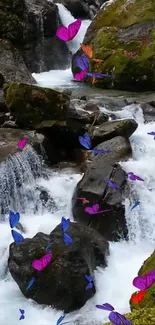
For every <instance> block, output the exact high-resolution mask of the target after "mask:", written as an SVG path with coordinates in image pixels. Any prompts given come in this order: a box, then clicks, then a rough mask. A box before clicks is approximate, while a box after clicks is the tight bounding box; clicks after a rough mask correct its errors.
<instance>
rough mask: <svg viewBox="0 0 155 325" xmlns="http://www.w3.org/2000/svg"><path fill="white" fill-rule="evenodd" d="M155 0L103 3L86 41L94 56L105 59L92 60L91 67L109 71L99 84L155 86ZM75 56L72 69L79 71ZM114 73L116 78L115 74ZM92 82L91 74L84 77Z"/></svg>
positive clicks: (127, 87) (131, 87) (138, 88)
mask: <svg viewBox="0 0 155 325" xmlns="http://www.w3.org/2000/svg"><path fill="white" fill-rule="evenodd" d="M154 10H155V3H154V2H152V1H151V0H149V1H147V4H146V1H145V0H142V1H137V0H134V1H132V2H131V1H127V2H125V1H122V0H118V1H116V2H115V3H114V2H110V3H108V2H107V3H106V4H105V5H103V7H102V8H101V9H100V11H99V12H98V13H97V15H96V17H95V18H94V19H93V21H92V23H91V24H90V26H89V27H88V29H87V32H86V35H85V38H84V41H83V43H84V44H85V45H89V46H91V47H92V50H93V58H99V59H103V60H104V62H103V63H102V64H100V63H97V62H95V61H92V60H91V61H90V65H89V71H90V72H98V73H104V74H105V73H107V74H109V75H110V77H105V78H102V79H99V80H98V82H97V83H96V84H95V85H96V87H101V88H104V89H107V88H108V89H111V88H112V89H121V90H128V91H147V90H154V89H155V76H154V69H155V61H154V50H153V48H154V46H155V21H154V14H153V13H154ZM80 54H82V50H81V49H80V50H78V52H76V54H75V55H74V56H73V63H72V71H73V75H74V74H75V73H76V64H75V58H76V56H79V55H80ZM112 76H114V78H112ZM85 82H86V83H88V84H91V82H92V80H91V78H85Z"/></svg>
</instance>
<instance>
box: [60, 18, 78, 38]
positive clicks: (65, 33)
mask: <svg viewBox="0 0 155 325" xmlns="http://www.w3.org/2000/svg"><path fill="white" fill-rule="evenodd" d="M81 23H82V20H81V19H77V20H75V21H74V22H73V23H71V24H70V25H69V26H68V27H65V26H61V27H59V28H58V29H57V31H56V36H57V37H59V38H60V39H62V40H63V41H65V42H68V41H71V40H72V39H73V38H74V37H75V36H76V35H77V33H78V31H79V29H80V27H81Z"/></svg>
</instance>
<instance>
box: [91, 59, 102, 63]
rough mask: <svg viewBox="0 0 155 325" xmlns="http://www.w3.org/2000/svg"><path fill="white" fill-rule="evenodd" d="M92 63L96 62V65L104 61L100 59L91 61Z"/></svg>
mask: <svg viewBox="0 0 155 325" xmlns="http://www.w3.org/2000/svg"><path fill="white" fill-rule="evenodd" d="M93 61H95V62H98V63H101V62H104V60H102V59H93Z"/></svg>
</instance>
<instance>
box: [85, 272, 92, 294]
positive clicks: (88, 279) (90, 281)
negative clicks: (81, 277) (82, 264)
mask: <svg viewBox="0 0 155 325" xmlns="http://www.w3.org/2000/svg"><path fill="white" fill-rule="evenodd" d="M85 278H86V280H87V281H88V284H87V286H86V290H88V289H92V287H93V284H92V281H93V278H92V276H91V275H87V274H85Z"/></svg>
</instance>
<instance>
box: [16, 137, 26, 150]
mask: <svg viewBox="0 0 155 325" xmlns="http://www.w3.org/2000/svg"><path fill="white" fill-rule="evenodd" d="M26 143H27V137H24V138H23V140H21V141H19V142H18V143H17V146H18V148H20V149H23V148H24V147H25V146H26Z"/></svg>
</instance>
